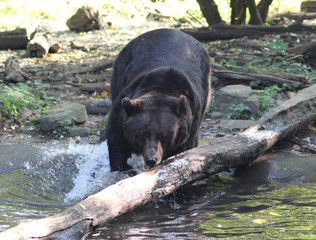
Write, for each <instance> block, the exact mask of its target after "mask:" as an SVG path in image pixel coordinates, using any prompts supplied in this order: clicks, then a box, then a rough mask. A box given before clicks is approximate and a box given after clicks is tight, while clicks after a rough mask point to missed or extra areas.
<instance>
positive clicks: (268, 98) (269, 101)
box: [259, 85, 282, 117]
mask: <svg viewBox="0 0 316 240" xmlns="http://www.w3.org/2000/svg"><path fill="white" fill-rule="evenodd" d="M281 91H282V89H281V88H280V87H278V86H277V85H273V86H271V87H266V88H265V89H264V90H262V91H260V98H259V101H260V104H259V116H260V117H261V116H262V115H263V114H265V113H266V112H268V111H269V110H270V109H271V108H272V107H274V106H275V104H274V98H275V97H276V96H277V95H278V94H279V93H280V92H281Z"/></svg>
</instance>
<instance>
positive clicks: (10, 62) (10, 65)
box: [4, 56, 28, 83]
mask: <svg viewBox="0 0 316 240" xmlns="http://www.w3.org/2000/svg"><path fill="white" fill-rule="evenodd" d="M4 66H5V73H6V75H7V76H6V77H5V81H7V82H12V83H18V82H22V81H25V80H26V79H28V76H27V75H26V74H25V73H24V72H23V71H22V70H21V69H20V63H19V59H18V57H16V56H10V57H8V58H7V59H6V61H5V63H4Z"/></svg>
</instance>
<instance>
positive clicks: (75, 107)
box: [40, 103, 88, 132]
mask: <svg viewBox="0 0 316 240" xmlns="http://www.w3.org/2000/svg"><path fill="white" fill-rule="evenodd" d="M87 120H88V115H87V111H86V108H85V106H84V105H83V104H79V103H64V104H61V105H59V106H56V107H55V108H53V109H52V110H50V111H49V112H48V113H46V114H45V115H43V116H42V117H41V119H40V129H41V130H42V131H44V132H48V131H52V130H54V129H56V128H58V127H64V126H69V125H71V124H74V123H76V124H80V123H85V122H86V121H87Z"/></svg>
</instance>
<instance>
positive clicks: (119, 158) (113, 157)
mask: <svg viewBox="0 0 316 240" xmlns="http://www.w3.org/2000/svg"><path fill="white" fill-rule="evenodd" d="M126 144H127V143H126ZM108 148H109V158H110V167H111V171H127V170H130V169H132V167H131V166H130V165H128V164H127V159H128V158H129V157H130V156H131V152H130V151H129V150H128V149H126V148H124V147H121V148H119V147H118V146H114V144H111V143H109V142H108Z"/></svg>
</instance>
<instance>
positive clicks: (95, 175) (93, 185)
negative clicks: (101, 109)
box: [47, 141, 128, 202]
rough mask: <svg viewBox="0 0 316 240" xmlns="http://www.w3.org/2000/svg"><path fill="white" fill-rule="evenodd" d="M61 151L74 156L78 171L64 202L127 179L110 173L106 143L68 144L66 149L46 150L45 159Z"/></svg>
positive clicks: (77, 198) (76, 199) (83, 196)
mask: <svg viewBox="0 0 316 240" xmlns="http://www.w3.org/2000/svg"><path fill="white" fill-rule="evenodd" d="M61 151H62V153H63V154H66V155H67V156H70V155H75V156H76V161H75V164H76V167H77V169H78V173H77V174H76V176H75V177H74V179H73V185H74V186H73V188H72V189H71V190H70V191H69V192H68V193H67V194H66V195H65V199H64V201H65V202H71V201H78V200H81V199H83V198H85V197H87V196H88V195H91V194H94V193H96V192H98V191H99V190H101V189H103V188H105V187H107V186H109V185H111V184H113V183H115V182H117V181H119V180H121V179H123V178H126V177H128V175H126V174H122V173H119V172H111V171H110V167H109V160H108V158H109V157H108V147H107V142H106V141H105V142H103V143H101V144H100V145H77V144H70V145H69V147H68V149H60V150H56V149H47V157H48V158H51V159H53V158H54V157H55V156H56V155H58V154H61ZM54 155H55V156H54Z"/></svg>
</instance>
